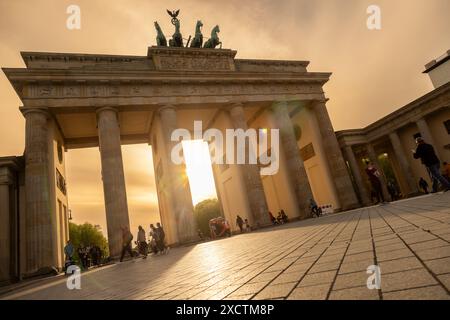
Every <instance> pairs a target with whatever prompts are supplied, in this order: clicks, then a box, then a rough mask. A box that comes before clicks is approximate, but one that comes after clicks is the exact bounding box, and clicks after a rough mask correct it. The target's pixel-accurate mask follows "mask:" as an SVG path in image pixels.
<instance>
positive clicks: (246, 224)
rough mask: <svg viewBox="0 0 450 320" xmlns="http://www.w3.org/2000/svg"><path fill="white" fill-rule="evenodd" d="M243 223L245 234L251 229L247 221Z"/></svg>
mask: <svg viewBox="0 0 450 320" xmlns="http://www.w3.org/2000/svg"><path fill="white" fill-rule="evenodd" d="M244 223H245V231H247V232H250V231H252V227H251V226H250V223H249V222H248V219H245V220H244Z"/></svg>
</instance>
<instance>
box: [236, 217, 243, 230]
mask: <svg viewBox="0 0 450 320" xmlns="http://www.w3.org/2000/svg"><path fill="white" fill-rule="evenodd" d="M236 224H237V226H238V227H239V230H240V231H241V233H242V232H243V230H244V220H242V218H241V217H240V216H239V215H238V216H237V217H236Z"/></svg>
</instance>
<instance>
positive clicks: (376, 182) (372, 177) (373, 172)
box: [366, 161, 386, 204]
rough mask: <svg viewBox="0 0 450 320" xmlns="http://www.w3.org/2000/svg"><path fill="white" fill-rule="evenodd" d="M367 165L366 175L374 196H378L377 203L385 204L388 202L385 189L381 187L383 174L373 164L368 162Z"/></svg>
mask: <svg viewBox="0 0 450 320" xmlns="http://www.w3.org/2000/svg"><path fill="white" fill-rule="evenodd" d="M366 165H367V167H366V174H367V176H368V177H369V181H370V184H371V186H372V191H373V192H374V195H376V199H377V202H378V203H382V204H384V203H386V201H385V200H384V195H383V189H382V187H381V180H380V177H381V173H380V171H378V169H377V168H376V167H375V166H374V164H373V163H372V162H370V161H366Z"/></svg>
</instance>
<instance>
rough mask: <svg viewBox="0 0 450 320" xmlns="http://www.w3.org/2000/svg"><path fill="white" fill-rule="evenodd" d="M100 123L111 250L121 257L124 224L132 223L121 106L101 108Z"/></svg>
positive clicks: (100, 141)
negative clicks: (127, 188)
mask: <svg viewBox="0 0 450 320" xmlns="http://www.w3.org/2000/svg"><path fill="white" fill-rule="evenodd" d="M97 126H98V138H99V147H100V156H101V163H102V180H103V193H104V198H105V209H106V224H107V227H108V243H109V252H110V255H111V257H114V258H117V257H118V256H119V255H120V252H121V250H122V227H128V228H129V227H130V221H129V218H128V204H127V193H126V188H125V176H124V173H123V162H122V149H121V143H120V128H119V122H118V113H117V110H116V109H114V108H111V107H105V108H101V109H98V110H97Z"/></svg>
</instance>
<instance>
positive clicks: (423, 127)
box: [416, 118, 441, 159]
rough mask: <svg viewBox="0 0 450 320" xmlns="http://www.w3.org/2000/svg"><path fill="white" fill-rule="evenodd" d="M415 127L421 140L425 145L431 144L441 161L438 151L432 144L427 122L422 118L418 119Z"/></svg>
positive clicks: (432, 140)
mask: <svg viewBox="0 0 450 320" xmlns="http://www.w3.org/2000/svg"><path fill="white" fill-rule="evenodd" d="M416 125H417V127H418V128H419V131H420V135H421V136H422V138H423V139H424V140H425V142H426V143H428V144H431V145H432V146H433V148H434V152H435V153H436V155H437V156H438V158H439V159H441V158H440V155H439V150H438V148H437V145H436V144H435V142H434V139H433V135H432V134H431V131H430V128H429V127H428V123H427V121H426V120H425V119H424V118H420V119H419V120H417V121H416Z"/></svg>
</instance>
